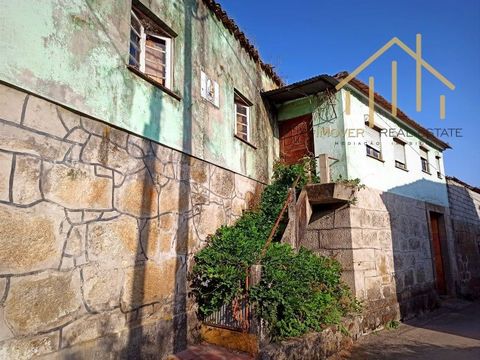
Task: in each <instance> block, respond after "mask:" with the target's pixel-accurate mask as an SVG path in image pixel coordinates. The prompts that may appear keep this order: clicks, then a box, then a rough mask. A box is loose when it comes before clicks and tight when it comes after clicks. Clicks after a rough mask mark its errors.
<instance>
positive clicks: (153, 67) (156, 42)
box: [129, 7, 173, 88]
mask: <svg viewBox="0 0 480 360" xmlns="http://www.w3.org/2000/svg"><path fill="white" fill-rule="evenodd" d="M172 40H173V39H172V36H171V35H170V34H169V33H168V31H166V30H165V29H163V28H162V27H161V26H160V25H159V24H158V23H157V22H156V21H154V20H152V19H151V18H149V17H148V16H147V15H145V14H144V13H143V12H142V11H140V10H139V9H137V8H136V7H133V8H132V11H131V24H130V57H129V64H130V66H133V67H134V68H136V69H137V70H139V71H141V72H142V73H144V74H145V75H147V76H148V77H149V78H150V79H152V80H154V81H155V82H157V83H159V84H160V85H162V86H164V87H166V88H171V87H172V56H173V54H172Z"/></svg>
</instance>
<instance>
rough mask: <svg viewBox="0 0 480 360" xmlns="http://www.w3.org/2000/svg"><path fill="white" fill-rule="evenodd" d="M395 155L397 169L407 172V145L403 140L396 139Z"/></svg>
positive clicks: (394, 144)
mask: <svg viewBox="0 0 480 360" xmlns="http://www.w3.org/2000/svg"><path fill="white" fill-rule="evenodd" d="M393 155H394V157H395V167H397V168H399V169H402V170H407V163H406V161H405V143H404V142H403V141H402V140H399V139H394V143H393Z"/></svg>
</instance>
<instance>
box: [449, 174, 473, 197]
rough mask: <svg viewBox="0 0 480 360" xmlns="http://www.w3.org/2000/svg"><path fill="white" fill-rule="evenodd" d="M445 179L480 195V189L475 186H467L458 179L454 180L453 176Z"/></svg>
mask: <svg viewBox="0 0 480 360" xmlns="http://www.w3.org/2000/svg"><path fill="white" fill-rule="evenodd" d="M446 178H447V180H452V181H455V182H456V183H458V184H460V185H462V186H464V187H466V188H467V189H469V190H472V191H474V192H476V193H479V194H480V188H478V187H476V186H472V185H470V184H467V183H466V182H465V181H462V180H460V179H459V178H456V177H455V176H448V175H447V176H446Z"/></svg>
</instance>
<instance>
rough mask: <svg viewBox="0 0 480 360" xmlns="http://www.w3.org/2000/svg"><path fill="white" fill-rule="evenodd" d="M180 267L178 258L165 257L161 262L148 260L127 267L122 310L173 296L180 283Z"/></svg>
mask: <svg viewBox="0 0 480 360" xmlns="http://www.w3.org/2000/svg"><path fill="white" fill-rule="evenodd" d="M178 268H179V262H178V261H177V258H170V259H164V260H163V261H162V263H161V264H156V263H154V262H152V261H147V262H146V263H144V264H139V265H136V266H134V267H130V268H127V269H126V273H125V282H124V286H123V291H122V299H121V309H122V311H124V312H125V311H130V310H132V309H136V308H138V307H140V306H142V305H146V304H153V303H157V302H160V301H165V300H167V299H169V298H171V297H172V295H173V294H174V290H175V286H176V284H177V283H178V282H177V280H178V279H177V269H178Z"/></svg>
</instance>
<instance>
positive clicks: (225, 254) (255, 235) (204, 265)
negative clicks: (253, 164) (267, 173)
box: [189, 159, 356, 339]
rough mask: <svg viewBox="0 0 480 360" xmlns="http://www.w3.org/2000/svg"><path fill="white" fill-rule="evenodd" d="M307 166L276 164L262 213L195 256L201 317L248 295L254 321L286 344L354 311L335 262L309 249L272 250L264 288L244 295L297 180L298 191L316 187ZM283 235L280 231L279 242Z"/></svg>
mask: <svg viewBox="0 0 480 360" xmlns="http://www.w3.org/2000/svg"><path fill="white" fill-rule="evenodd" d="M309 162H310V160H308V159H307V160H305V162H304V163H302V164H297V165H292V166H287V165H284V164H281V163H277V164H275V166H274V174H273V181H272V184H271V185H268V186H266V187H265V189H264V191H263V193H262V197H261V201H260V205H259V207H258V208H257V209H254V210H252V211H248V212H245V213H244V214H243V215H242V217H241V218H240V219H239V220H238V221H237V222H236V224H235V225H233V226H223V227H221V228H220V229H218V230H217V231H216V233H215V234H214V235H212V236H211V237H210V239H209V242H208V244H207V246H206V247H205V248H204V249H202V250H201V251H200V252H198V253H197V255H196V256H195V265H194V267H193V269H192V272H191V273H190V275H189V276H190V281H191V287H192V293H193V294H194V296H195V297H196V300H197V302H198V305H199V314H200V316H202V317H204V316H208V315H210V314H211V313H212V312H214V311H216V310H217V309H219V308H220V307H221V305H223V304H224V303H229V302H230V301H232V299H234V298H236V297H238V296H240V295H242V294H245V293H247V295H248V296H249V298H250V302H251V303H252V304H253V305H254V308H253V309H254V311H255V316H257V317H259V318H261V319H264V320H265V322H266V324H267V326H268V327H269V330H270V334H271V336H272V337H273V338H274V339H282V338H286V337H292V336H299V335H302V334H304V333H306V332H308V331H320V330H321V329H322V328H323V327H325V326H326V325H329V324H336V323H338V322H339V320H340V318H341V317H342V316H343V315H344V314H346V313H347V312H348V311H350V310H352V309H354V307H355V305H356V302H355V301H354V299H353V297H352V295H351V293H350V291H349V289H348V288H347V287H346V286H345V285H344V284H343V283H342V282H341V280H340V275H341V268H340V264H339V263H338V262H337V261H335V260H333V259H330V258H326V257H320V256H317V255H315V254H314V253H313V252H311V251H309V250H306V249H300V251H299V252H298V253H296V252H295V251H293V249H292V248H291V247H290V246H289V245H286V244H280V243H275V242H274V243H272V244H271V245H270V247H269V248H268V249H267V252H266V254H265V257H264V258H263V259H262V265H263V273H262V279H261V281H260V283H259V284H258V285H257V286H255V287H253V288H250V289H248V290H246V289H245V279H246V276H247V272H248V269H249V268H250V266H251V265H253V264H254V263H255V262H256V261H257V260H258V259H259V254H260V252H261V249H262V248H263V246H264V244H265V242H266V240H267V238H268V236H269V234H270V231H271V230H272V228H273V225H274V223H275V221H276V219H277V217H278V215H279V213H280V210H281V209H282V207H283V204H284V202H285V199H286V197H287V194H288V189H289V188H290V187H291V186H292V184H293V183H294V181H295V179H296V178H297V177H298V176H299V175H300V180H299V182H298V186H297V189H301V188H302V187H303V186H304V185H305V184H306V183H307V182H308V181H309V180H310V178H311V179H312V180H313V181H316V177H315V176H314V175H311V176H310V175H308V174H307V172H306V171H305V169H306V168H308V166H306V165H308V164H309ZM282 232H283V231H282V227H280V230H279V233H278V236H280V235H281V233H282Z"/></svg>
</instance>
